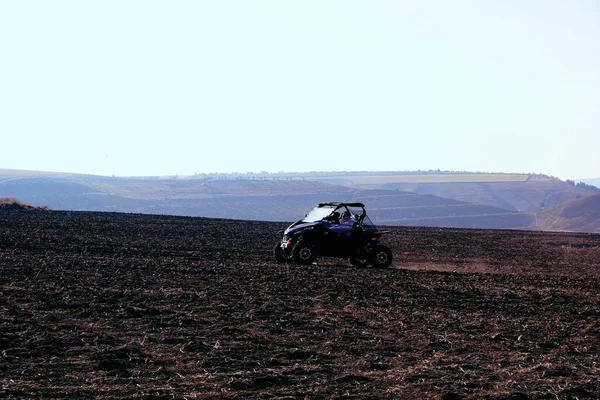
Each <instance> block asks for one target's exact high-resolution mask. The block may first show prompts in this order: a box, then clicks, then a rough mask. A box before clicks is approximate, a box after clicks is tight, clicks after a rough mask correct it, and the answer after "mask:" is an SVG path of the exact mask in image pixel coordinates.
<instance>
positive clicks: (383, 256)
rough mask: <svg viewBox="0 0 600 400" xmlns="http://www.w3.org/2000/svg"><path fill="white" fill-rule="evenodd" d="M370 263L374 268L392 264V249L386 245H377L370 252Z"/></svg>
mask: <svg viewBox="0 0 600 400" xmlns="http://www.w3.org/2000/svg"><path fill="white" fill-rule="evenodd" d="M370 259H371V265H373V267H375V268H387V267H389V266H390V265H391V264H392V251H391V250H390V249H389V247H387V246H383V245H381V244H380V245H377V246H375V248H374V249H373V251H372V252H371V257H370Z"/></svg>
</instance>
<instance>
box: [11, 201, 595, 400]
mask: <svg viewBox="0 0 600 400" xmlns="http://www.w3.org/2000/svg"><path fill="white" fill-rule="evenodd" d="M284 226H285V224H284V223H269V222H256V221H240V220H216V219H205V218H184V217H173V216H156V215H140V214H135V215H132V214H120V213H91V212H58V211H48V212H29V211H24V210H23V211H19V210H15V211H5V212H0V260H1V261H2V262H1V263H0V272H1V273H0V356H1V358H0V397H1V398H6V399H24V398H36V399H42V398H43V399H64V398H73V399H98V400H109V399H110V400H113V399H166V398H176V399H184V398H187V399H193V398H196V399H197V398H202V399H217V398H218V399H269V398H278V399H296V398H310V399H312V398H327V399H365V398H369V399H431V400H440V399H444V400H446V399H456V400H458V399H460V400H475V399H488V400H515V399H524V400H534V399H551V398H552V399H555V398H558V399H597V398H599V397H600V367H599V365H598V351H599V350H600V348H599V346H600V345H599V344H598V341H597V340H596V338H598V337H600V323H599V322H598V316H599V315H600V303H599V302H598V285H599V283H600V281H599V279H600V278H599V267H600V265H599V264H598V262H599V260H600V235H593V234H577V233H564V232H561V233H557V232H533V231H508V230H464V229H448V228H422V227H413V228H409V227H390V229H389V230H390V233H389V234H387V235H385V236H384V241H385V243H386V244H388V245H389V246H390V248H391V249H392V252H393V254H394V257H395V261H394V264H393V268H390V269H387V270H374V269H364V268H362V269H361V268H353V267H350V263H349V262H348V260H343V259H323V260H319V261H318V263H316V264H314V265H309V266H298V265H295V264H276V263H275V262H274V260H273V254H272V248H273V244H274V243H275V241H276V240H278V239H280V234H278V233H277V231H278V230H280V229H282V228H283V227H284Z"/></svg>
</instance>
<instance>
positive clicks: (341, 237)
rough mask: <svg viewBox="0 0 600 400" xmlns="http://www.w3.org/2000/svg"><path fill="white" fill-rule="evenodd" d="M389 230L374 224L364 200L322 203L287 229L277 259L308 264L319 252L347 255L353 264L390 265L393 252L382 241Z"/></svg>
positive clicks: (279, 244)
mask: <svg viewBox="0 0 600 400" xmlns="http://www.w3.org/2000/svg"><path fill="white" fill-rule="evenodd" d="M387 232H388V231H380V230H378V229H377V228H376V227H375V225H373V223H372V222H371V220H370V219H369V218H368V217H367V212H366V210H365V205H364V204H363V203H338V202H335V203H320V204H319V205H318V206H317V207H315V208H314V209H313V210H312V211H311V212H309V213H308V214H306V216H305V217H304V218H303V219H301V220H300V221H298V222H295V223H293V224H291V225H290V226H289V227H288V228H287V229H286V230H285V231H284V233H283V238H282V240H281V241H280V242H278V243H277V245H276V246H275V259H276V260H277V261H278V262H287V261H293V262H296V263H298V264H304V265H307V264H312V263H313V262H314V261H315V260H316V258H317V257H319V256H323V257H344V258H349V259H350V262H351V263H352V265H354V266H360V267H367V266H369V265H371V266H373V267H375V268H387V267H389V266H390V264H391V263H392V252H391V250H390V249H389V248H388V247H387V246H384V245H382V244H380V243H379V238H381V236H382V235H383V234H384V233H387Z"/></svg>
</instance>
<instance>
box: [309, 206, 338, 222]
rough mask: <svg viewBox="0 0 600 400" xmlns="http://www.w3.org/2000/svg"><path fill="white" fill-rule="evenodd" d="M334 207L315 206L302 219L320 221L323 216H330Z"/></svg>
mask: <svg viewBox="0 0 600 400" xmlns="http://www.w3.org/2000/svg"><path fill="white" fill-rule="evenodd" d="M334 209H335V207H315V208H313V209H312V210H311V212H309V213H308V214H306V217H304V219H303V220H302V221H304V222H315V221H320V220H322V219H323V218H325V217H326V216H328V215H329V214H331V212H332V211H333V210H334Z"/></svg>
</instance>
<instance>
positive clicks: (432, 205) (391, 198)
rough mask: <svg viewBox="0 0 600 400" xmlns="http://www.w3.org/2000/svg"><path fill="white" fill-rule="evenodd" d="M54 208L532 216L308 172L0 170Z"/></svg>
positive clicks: (6, 182)
mask: <svg viewBox="0 0 600 400" xmlns="http://www.w3.org/2000/svg"><path fill="white" fill-rule="evenodd" d="M4 195H6V196H9V195H10V196H11V197H15V198H18V199H20V200H22V201H27V202H29V203H32V204H47V205H48V206H49V207H50V208H52V209H55V210H76V211H118V212H131V213H145V214H169V215H182V216H203V217H212V218H232V219H251V220H267V221H295V220H298V219H300V218H301V217H302V216H304V214H305V213H307V212H308V211H309V210H310V209H312V208H313V207H314V206H315V205H316V204H318V203H319V202H324V201H361V202H364V203H365V204H367V205H368V210H369V213H370V216H371V218H372V219H373V221H374V222H375V223H379V224H386V225H412V226H453V227H465V228H495V229H502V228H514V229H525V228H529V227H530V226H531V225H532V224H533V221H534V220H533V215H532V214H529V213H522V212H515V211H512V210H506V209H503V208H501V207H495V206H490V205H483V204H470V203H466V202H463V201H457V200H453V199H447V198H443V197H439V196H434V195H430V194H418V193H413V192H406V191H399V190H381V189H364V188H363V189H361V188H357V187H353V186H343V185H336V184H330V183H326V182H319V181H314V180H310V179H212V178H210V177H188V178H115V177H100V176H91V175H74V174H44V173H40V172H36V173H30V174H28V173H27V171H16V172H12V171H10V170H4V171H2V170H0V196H4Z"/></svg>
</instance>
